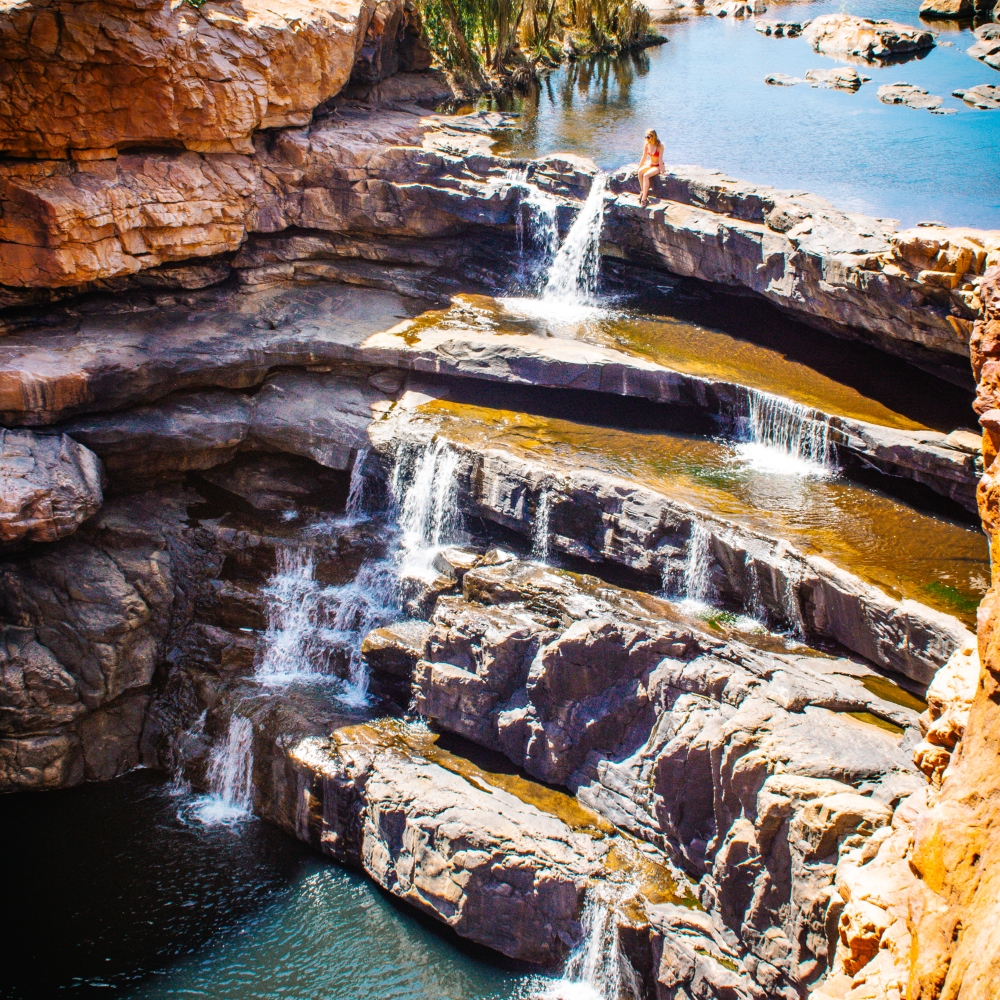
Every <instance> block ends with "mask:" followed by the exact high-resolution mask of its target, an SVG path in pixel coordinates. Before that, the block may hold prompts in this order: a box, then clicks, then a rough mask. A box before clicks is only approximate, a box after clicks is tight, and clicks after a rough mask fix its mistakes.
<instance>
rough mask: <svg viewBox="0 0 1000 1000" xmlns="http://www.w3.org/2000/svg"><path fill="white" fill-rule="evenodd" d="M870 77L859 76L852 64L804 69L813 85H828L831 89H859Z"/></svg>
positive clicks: (807, 78)
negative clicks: (829, 67) (831, 67)
mask: <svg viewBox="0 0 1000 1000" xmlns="http://www.w3.org/2000/svg"><path fill="white" fill-rule="evenodd" d="M870 79H871V77H868V76H859V75H858V71H857V70H856V69H855V68H854V67H853V66H835V67H834V68H833V69H809V70H806V80H807V81H808V82H809V83H811V84H812V85H813V86H814V87H815V86H821V87H828V88H830V89H832V90H850V91H856V90H860V89H861V84H863V83H867V82H868V81H869V80H870Z"/></svg>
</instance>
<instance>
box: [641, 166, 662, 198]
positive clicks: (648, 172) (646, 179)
mask: <svg viewBox="0 0 1000 1000" xmlns="http://www.w3.org/2000/svg"><path fill="white" fill-rule="evenodd" d="M656 173H658V170H657V168H656V167H643V168H642V170H640V171H639V185H640V189H641V194H640V195H639V204H640V205H645V204H646V202H647V201H649V183H650V181H651V180H652V179H653V175H654V174H656Z"/></svg>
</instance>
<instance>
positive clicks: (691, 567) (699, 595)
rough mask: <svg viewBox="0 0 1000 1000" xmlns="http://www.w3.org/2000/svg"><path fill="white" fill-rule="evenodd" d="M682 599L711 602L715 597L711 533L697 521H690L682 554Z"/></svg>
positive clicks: (701, 602) (704, 602)
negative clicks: (689, 529) (684, 549)
mask: <svg viewBox="0 0 1000 1000" xmlns="http://www.w3.org/2000/svg"><path fill="white" fill-rule="evenodd" d="M683 588H684V599H685V600H688V601H694V602H697V603H699V604H711V603H712V602H713V601H714V600H715V597H716V594H715V586H714V584H713V583H712V533H711V532H710V531H709V530H708V529H707V528H706V527H705V526H704V525H703V524H702V523H701V522H699V521H692V522H691V533H690V535H689V536H688V543H687V551H686V552H685V554H684V581H683Z"/></svg>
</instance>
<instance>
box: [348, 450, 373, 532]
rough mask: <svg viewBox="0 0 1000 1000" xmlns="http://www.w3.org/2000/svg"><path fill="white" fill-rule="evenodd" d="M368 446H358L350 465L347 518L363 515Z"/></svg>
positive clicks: (355, 518) (356, 517) (351, 518)
mask: <svg viewBox="0 0 1000 1000" xmlns="http://www.w3.org/2000/svg"><path fill="white" fill-rule="evenodd" d="M369 450H370V449H368V448H359V449H358V452H357V454H356V455H355V456H354V465H352V466H351V485H350V486H349V487H348V490H347V505H346V510H345V514H346V517H347V519H348V520H357V519H358V518H360V517H362V516H363V515H364V507H365V462H366V461H367V459H368V452H369Z"/></svg>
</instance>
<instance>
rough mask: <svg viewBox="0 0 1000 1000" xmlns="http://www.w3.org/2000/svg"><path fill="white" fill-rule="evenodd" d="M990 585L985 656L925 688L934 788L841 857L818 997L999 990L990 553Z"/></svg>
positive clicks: (992, 288) (997, 724)
mask: <svg viewBox="0 0 1000 1000" xmlns="http://www.w3.org/2000/svg"><path fill="white" fill-rule="evenodd" d="M983 292H984V295H983V298H984V304H985V306H986V309H985V318H984V320H982V321H981V322H979V323H978V324H977V328H976V331H975V334H974V339H973V368H974V371H975V374H976V377H977V380H978V381H979V395H978V399H977V404H976V407H977V410H979V412H980V413H981V414H982V417H981V422H982V424H983V427H984V434H983V444H984V452H985V455H986V462H987V465H986V474H985V475H984V476H983V479H982V482H981V484H980V487H979V505H980V513H981V515H982V518H983V525H984V528H985V529H986V531H987V534H988V535H989V537H990V538H991V540H994V539H995V538H996V517H995V511H996V508H997V504H996V471H997V470H996V462H995V459H996V455H997V451H998V446H1000V435H998V433H997V431H996V427H995V425H994V422H993V420H992V414H996V413H998V412H1000V406H998V402H1000V400H998V397H997V395H996V392H995V386H996V378H995V375H994V368H995V367H996V366H997V365H998V364H1000V362H998V360H997V358H998V357H1000V348H998V344H1000V270H997V269H994V270H993V271H991V272H989V274H988V276H987V280H986V282H985V285H984V289H983ZM995 545H996V542H995V541H994V543H993V551H994V552H995V551H996V549H995ZM993 584H994V587H993V589H991V590H990V591H989V593H988V594H987V596H986V598H985V599H984V600H983V603H982V605H981V606H980V609H979V637H978V638H979V642H978V656H976V650H975V648H974V647H971V646H970V647H968V648H967V649H965V650H962V651H960V653H959V654H957V655H956V657H955V659H954V660H953V661H952V662H951V663H949V665H948V668H947V669H946V670H945V671H944V672H943V673H942V674H941V675H939V677H940V680H936V681H935V684H934V685H933V690H932V691H930V692H929V698H930V699H932V702H933V704H932V705H931V706H930V707H929V709H928V713H927V715H926V716H925V717H924V719H923V720H922V729H924V731H925V733H926V739H925V740H924V742H923V743H922V744H921V745H920V746H918V747H917V752H916V759H917V762H918V763H919V764H920V765H921V768H922V769H923V770H924V771H925V773H926V774H927V777H928V779H929V780H930V786H929V787H927V788H926V789H924V790H922V791H921V792H919V793H917V794H915V795H913V796H911V797H910V798H909V799H907V800H906V801H905V802H904V803H903V805H901V806H900V808H898V809H897V810H896V813H895V815H894V816H893V823H892V832H891V833H888V834H886V835H885V837H884V839H883V840H881V843H879V844H878V845H877V847H876V846H875V845H874V844H872V846H870V847H868V848H867V849H863V850H862V851H859V852H855V853H852V854H847V855H845V856H844V857H843V858H842V859H841V863H840V866H839V867H838V872H837V892H838V894H839V895H840V897H841V898H842V899H843V900H844V901H845V908H844V912H843V914H842V916H841V918H840V925H839V944H838V947H837V954H836V956H835V961H834V966H833V971H834V974H833V975H831V977H830V980H829V982H828V983H826V984H824V986H823V987H822V988H821V989H820V990H818V991H817V992H816V993H814V994H813V995H814V996H816V997H817V1000H819V998H822V1000H833V998H836V1000H862V998H864V1000H867V998H871V997H875V998H878V1000H883V998H884V1000H895V998H896V997H921V998H931V1000H938V998H943V997H955V998H962V1000H980V998H982V1000H986V998H987V997H992V996H994V995H995V994H996V992H997V990H1000V979H998V968H997V965H996V961H995V955H996V945H997V940H996V936H997V915H998V914H1000V883H998V880H997V877H996V875H995V868H996V863H995V862H996V858H997V856H998V855H997V852H998V845H1000V835H998V831H997V819H996V818H997V815H998V813H997V800H998V790H997V781H996V766H995V765H996V742H997V733H998V732H1000V719H998V718H997V708H996V690H997V680H996V678H997V673H998V669H1000V659H998V653H997V645H996V639H995V636H996V631H997V629H996V626H997V621H998V615H997V601H996V559H995V557H994V561H993Z"/></svg>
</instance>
